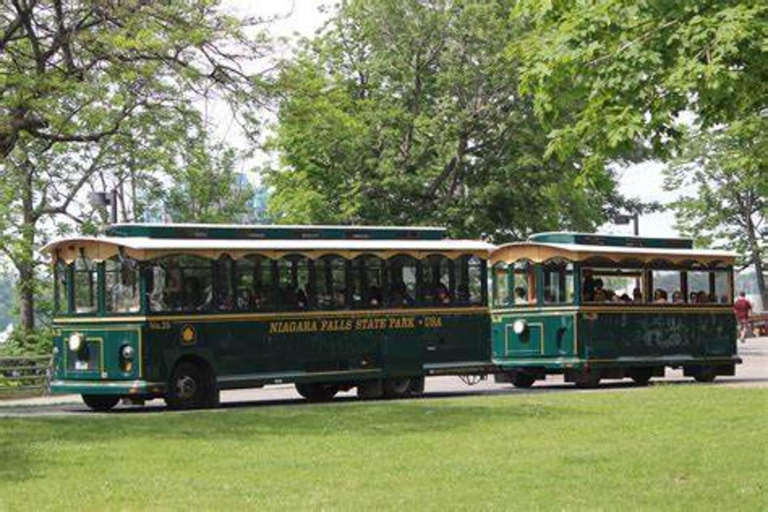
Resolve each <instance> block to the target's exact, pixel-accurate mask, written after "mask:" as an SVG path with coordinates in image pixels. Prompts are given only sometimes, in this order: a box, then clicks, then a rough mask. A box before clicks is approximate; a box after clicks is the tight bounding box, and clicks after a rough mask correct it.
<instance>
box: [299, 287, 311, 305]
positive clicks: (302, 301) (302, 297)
mask: <svg viewBox="0 0 768 512" xmlns="http://www.w3.org/2000/svg"><path fill="white" fill-rule="evenodd" d="M308 305H309V298H307V292H305V291H304V288H299V289H298V290H296V306H297V307H298V308H299V309H307V306H308Z"/></svg>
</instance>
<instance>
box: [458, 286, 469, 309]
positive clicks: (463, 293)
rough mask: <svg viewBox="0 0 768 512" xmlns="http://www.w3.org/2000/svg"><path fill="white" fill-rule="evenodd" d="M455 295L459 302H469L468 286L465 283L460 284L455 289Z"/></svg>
mask: <svg viewBox="0 0 768 512" xmlns="http://www.w3.org/2000/svg"><path fill="white" fill-rule="evenodd" d="M456 297H457V298H458V299H459V303H460V304H466V303H468V302H469V286H467V285H466V284H460V285H459V287H458V288H457V289H456Z"/></svg>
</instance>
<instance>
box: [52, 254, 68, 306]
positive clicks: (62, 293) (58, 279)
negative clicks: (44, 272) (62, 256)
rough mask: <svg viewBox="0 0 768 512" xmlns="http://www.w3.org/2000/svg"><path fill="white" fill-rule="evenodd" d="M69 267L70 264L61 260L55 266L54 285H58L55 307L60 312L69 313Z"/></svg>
mask: <svg viewBox="0 0 768 512" xmlns="http://www.w3.org/2000/svg"><path fill="white" fill-rule="evenodd" d="M69 269H70V266H69V265H67V264H66V263H64V262H63V261H61V260H59V261H58V262H56V266H54V268H53V271H54V285H55V287H56V290H55V292H56V294H55V304H54V306H55V309H56V311H57V312H58V313H69V289H68V286H69V277H68V274H69Z"/></svg>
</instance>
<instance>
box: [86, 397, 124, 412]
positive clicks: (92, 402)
mask: <svg viewBox="0 0 768 512" xmlns="http://www.w3.org/2000/svg"><path fill="white" fill-rule="evenodd" d="M81 396H82V398H83V402H85V405H87V406H88V408H90V409H92V410H94V411H99V412H106V411H109V410H111V409H112V408H113V407H114V406H116V405H117V402H119V401H120V397H119V396H111V395H81Z"/></svg>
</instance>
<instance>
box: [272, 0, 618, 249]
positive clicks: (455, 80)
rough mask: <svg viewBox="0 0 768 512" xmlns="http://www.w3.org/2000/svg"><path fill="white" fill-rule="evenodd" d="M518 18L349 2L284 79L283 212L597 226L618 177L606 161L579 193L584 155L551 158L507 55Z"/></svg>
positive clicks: (495, 9)
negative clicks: (603, 179)
mask: <svg viewBox="0 0 768 512" xmlns="http://www.w3.org/2000/svg"><path fill="white" fill-rule="evenodd" d="M510 14H511V13H510V11H509V8H508V7H506V6H504V5H503V4H499V3H478V2H464V1H447V0H440V1H432V2H427V3H423V2H408V1H404V0H403V1H396V2H389V1H374V2H362V1H355V2H349V3H345V4H343V5H342V6H341V7H340V10H339V12H338V14H337V15H336V16H335V17H333V18H332V19H331V20H330V21H329V23H328V25H327V26H326V28H325V29H324V31H323V32H322V34H321V35H320V36H318V37H317V38H315V39H314V40H312V41H310V42H309V43H308V44H307V45H306V46H305V47H304V48H303V49H302V51H301V52H300V54H299V56H298V57H297V58H296V59H294V60H293V61H290V62H286V63H284V65H283V68H282V73H281V77H280V80H279V81H278V83H277V85H276V91H277V94H278V95H279V96H278V97H279V112H278V122H277V124H276V126H275V132H276V135H275V137H274V138H273V139H272V140H271V145H270V147H271V149H272V150H273V151H275V152H277V153H278V155H279V162H278V165H276V166H274V167H273V168H271V169H269V170H268V172H267V182H268V184H269V185H270V187H271V189H272V190H273V195H272V197H271V200H270V209H271V211H272V212H273V215H274V216H276V217H277V218H280V219H282V220H283V221H285V222H334V223H369V224H409V223H410V224H444V225H447V226H449V227H450V229H451V232H452V234H454V235H462V236H478V235H480V233H487V234H489V235H493V236H495V237H496V239H497V240H508V239H511V238H519V237H522V236H525V235H526V234H527V233H529V232H531V231H534V230H548V229H557V228H559V227H565V226H573V227H575V228H578V229H585V230H589V229H592V228H593V227H594V226H595V225H596V224H597V223H599V222H600V220H601V219H602V212H603V206H604V202H605V200H606V199H607V198H608V197H612V196H611V192H612V188H613V180H612V179H611V178H609V177H608V174H607V173H606V172H605V171H604V170H603V169H598V171H597V174H598V175H601V176H603V177H608V180H607V181H608V183H610V185H609V186H608V187H607V188H598V187H594V186H592V183H596V182H598V181H599V180H598V179H593V180H591V181H589V182H588V183H587V185H586V186H584V187H579V188H574V183H575V180H577V179H578V177H579V176H580V175H581V174H582V170H581V169H580V168H579V167H577V166H576V165H575V162H576V159H574V158H572V157H567V156H566V157H562V158H560V156H561V155H560V154H557V155H555V154H554V153H553V156H557V157H558V158H557V159H556V158H553V157H551V156H550V154H545V149H546V148H547V144H548V139H547V132H546V131H545V129H544V128H543V127H542V125H541V124H540V122H539V120H537V119H536V117H535V116H534V115H533V102H532V99H531V98H530V97H528V96H525V95H520V94H519V92H518V89H519V86H520V82H519V76H518V73H517V66H518V64H517V62H516V57H514V56H511V55H510V54H508V52H507V48H508V46H509V45H513V44H514V43H515V42H516V41H517V40H518V39H519V37H520V33H521V32H522V31H524V30H525V27H523V26H520V25H518V24H517V22H516V21H515V20H514V19H513V18H511V17H510ZM559 142H562V139H561V140H560V141H559ZM570 144H573V145H574V147H575V148H576V149H577V150H578V151H580V149H581V146H580V144H579V143H578V141H572V142H570ZM567 191H570V197H566V196H568V195H569V194H567V193H566V192H567ZM588 198H589V199H588Z"/></svg>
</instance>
